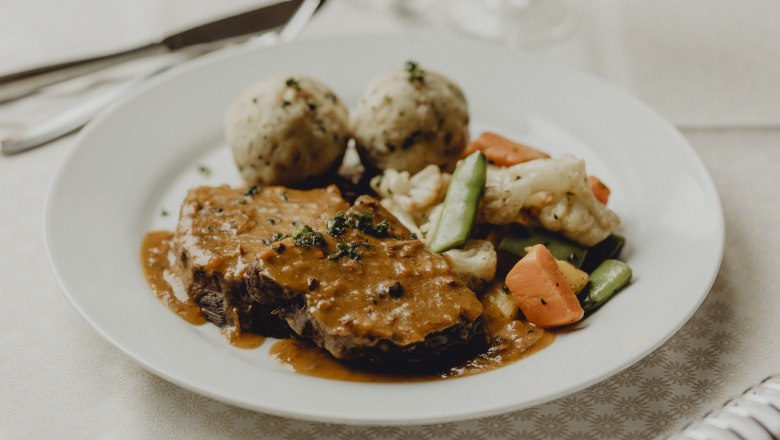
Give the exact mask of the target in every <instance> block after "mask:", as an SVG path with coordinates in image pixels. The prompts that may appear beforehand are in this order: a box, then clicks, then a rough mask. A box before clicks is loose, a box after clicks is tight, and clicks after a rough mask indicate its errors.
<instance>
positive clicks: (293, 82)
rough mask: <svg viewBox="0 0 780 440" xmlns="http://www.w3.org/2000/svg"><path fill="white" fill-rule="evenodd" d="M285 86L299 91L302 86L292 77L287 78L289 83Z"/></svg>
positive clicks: (286, 82) (285, 83)
mask: <svg viewBox="0 0 780 440" xmlns="http://www.w3.org/2000/svg"><path fill="white" fill-rule="evenodd" d="M284 85H286V86H287V87H292V88H293V89H297V90H300V89H301V85H300V84H299V83H298V81H296V79H295V78H292V77H290V78H287V81H285V82H284Z"/></svg>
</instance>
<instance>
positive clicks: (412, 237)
mask: <svg viewBox="0 0 780 440" xmlns="http://www.w3.org/2000/svg"><path fill="white" fill-rule="evenodd" d="M409 240H417V234H415V233H414V232H412V233H411V234H409Z"/></svg>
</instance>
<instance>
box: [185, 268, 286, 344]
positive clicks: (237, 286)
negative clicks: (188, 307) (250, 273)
mask: <svg viewBox="0 0 780 440" xmlns="http://www.w3.org/2000/svg"><path fill="white" fill-rule="evenodd" d="M223 284H224V283H223V282H221V281H220V278H219V275H216V274H212V275H211V276H209V275H207V274H206V272H204V271H202V270H201V271H197V272H195V274H194V277H193V282H192V286H191V287H190V296H191V297H192V299H193V300H194V301H195V302H196V303H197V304H198V305H199V306H200V308H201V312H202V313H203V316H205V317H206V319H208V320H209V321H210V322H212V323H214V324H215V325H217V326H219V327H224V326H225V325H228V324H230V325H233V326H236V325H240V329H241V331H242V332H248V333H257V334H260V335H264V336H272V337H275V338H287V337H290V336H292V335H293V333H292V331H291V329H290V326H288V325H287V322H286V321H284V320H283V319H282V318H281V317H280V316H279V315H278V313H276V308H277V307H276V306H273V305H268V304H259V303H256V302H254V301H252V299H251V298H250V297H249V296H248V295H246V290H247V289H246V287H245V286H244V285H243V283H231V285H230V286H229V288H223ZM225 302H227V303H228V304H229V306H230V307H229V309H231V311H232V312H233V313H230V314H226V313H225ZM228 315H234V316H228ZM231 321H232V322H231Z"/></svg>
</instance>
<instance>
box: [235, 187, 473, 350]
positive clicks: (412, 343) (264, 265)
mask: <svg viewBox="0 0 780 440" xmlns="http://www.w3.org/2000/svg"><path fill="white" fill-rule="evenodd" d="M346 217H347V218H348V222H349V225H350V226H349V227H348V228H346V230H345V231H344V232H343V234H342V235H340V236H338V237H333V236H331V235H329V234H328V233H327V232H324V233H323V239H324V244H323V245H321V246H309V247H304V246H300V245H297V244H296V241H295V239H294V238H292V237H291V238H286V239H284V240H282V241H281V243H282V244H284V245H285V251H284V252H283V253H264V254H263V255H262V257H261V258H258V259H257V260H256V261H255V262H253V263H252V264H251V265H250V268H249V270H248V273H247V294H248V295H249V297H250V298H252V300H253V301H256V302H258V303H264V304H269V305H276V306H277V307H278V309H277V313H278V314H279V316H281V317H282V318H284V319H285V320H286V322H287V323H288V324H289V326H290V327H291V328H292V329H293V330H294V331H295V333H296V334H298V335H299V336H301V337H304V338H308V339H311V340H312V341H314V342H315V343H316V344H317V345H318V346H320V347H322V348H324V349H325V350H327V351H329V352H330V353H331V354H332V355H333V356H334V357H336V358H340V359H369V360H372V361H375V362H394V361H424V360H426V359H428V358H431V357H436V356H438V355H440V354H442V353H443V352H445V351H448V350H451V349H452V348H454V347H457V346H459V345H462V344H467V343H469V342H470V341H471V340H472V339H473V338H474V336H475V335H478V334H480V333H481V323H480V315H481V312H482V306H481V304H480V303H479V301H478V300H477V297H476V295H475V294H474V292H472V291H471V290H469V289H468V288H467V287H466V286H464V285H463V284H462V283H461V282H460V281H459V280H458V278H457V276H456V275H455V274H454V273H453V272H452V271H451V270H450V268H449V266H448V265H447V263H446V261H445V260H444V259H443V258H442V257H441V256H439V255H437V254H433V253H430V252H428V251H427V250H425V247H424V244H423V243H422V242H420V241H418V240H411V239H410V233H409V231H408V230H407V229H406V228H404V227H403V226H402V225H401V224H400V223H399V222H398V221H397V220H396V219H395V218H394V217H393V216H392V215H391V214H389V213H388V212H387V211H386V210H385V209H384V208H382V207H381V205H380V204H379V203H378V202H377V201H376V200H374V199H373V198H370V197H367V196H362V197H360V198H358V199H357V201H356V202H355V204H354V205H353V206H352V207H351V208H350V210H349V211H348V213H347V216H346ZM383 222H386V224H385V225H384V226H383Z"/></svg>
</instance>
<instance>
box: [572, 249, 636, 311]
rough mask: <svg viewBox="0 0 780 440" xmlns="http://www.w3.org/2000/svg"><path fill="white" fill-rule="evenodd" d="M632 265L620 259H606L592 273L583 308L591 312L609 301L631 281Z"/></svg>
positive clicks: (584, 295) (586, 288) (584, 293)
mask: <svg viewBox="0 0 780 440" xmlns="http://www.w3.org/2000/svg"><path fill="white" fill-rule="evenodd" d="M631 275H632V274H631V267H629V266H628V264H626V263H624V262H622V261H618V260H604V262H603V263H601V264H600V265H599V267H597V268H596V270H594V271H593V273H591V274H590V279H589V281H588V286H587V287H585V290H584V292H583V296H582V298H583V299H582V308H583V309H584V310H585V311H586V312H591V311H593V310H596V309H597V308H599V307H601V306H602V305H604V303H606V302H607V301H609V299H610V298H612V296H614V295H615V294H616V293H617V292H618V291H619V290H620V289H622V288H623V287H624V286H625V285H626V284H628V282H629V281H631Z"/></svg>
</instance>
